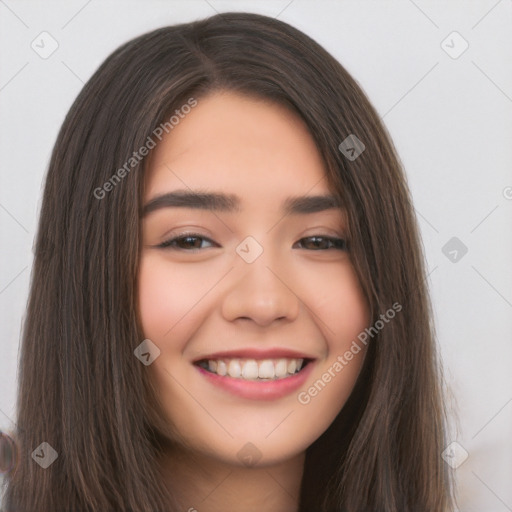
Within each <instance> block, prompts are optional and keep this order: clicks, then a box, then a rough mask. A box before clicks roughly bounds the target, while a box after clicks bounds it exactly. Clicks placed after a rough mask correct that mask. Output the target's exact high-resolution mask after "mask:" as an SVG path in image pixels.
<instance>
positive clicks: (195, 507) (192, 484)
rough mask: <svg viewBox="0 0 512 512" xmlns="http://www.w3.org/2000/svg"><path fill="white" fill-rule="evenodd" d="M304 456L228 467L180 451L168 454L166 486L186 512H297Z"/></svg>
mask: <svg viewBox="0 0 512 512" xmlns="http://www.w3.org/2000/svg"><path fill="white" fill-rule="evenodd" d="M304 460H305V454H304V453H301V454H299V455H298V456H296V457H294V458H292V459H289V460H286V461H283V462H279V463H276V464H274V465H270V466H266V467H257V466H256V467H246V466H238V465H231V464H229V463H227V462H223V461H220V460H218V459H214V458H212V457H209V456H207V455H203V454H196V453H194V454H192V453H191V452H188V451H186V450H185V449H183V448H181V447H173V448H172V451H171V452H169V453H167V455H166V457H165V460H164V462H163V465H164V473H165V475H166V478H167V481H168V482H169V483H168V486H169V488H170V489H171V490H172V491H173V494H174V495H175V496H176V498H177V500H178V502H179V504H180V506H181V508H182V510H184V511H187V512H194V511H196V512H226V511H227V510H244V511H247V512H252V511H254V512H256V511H257V512H260V511H261V510H265V512H297V511H298V509H299V495H300V485H301V480H302V474H303V469H304Z"/></svg>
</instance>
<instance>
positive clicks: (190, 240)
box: [156, 233, 348, 252]
mask: <svg viewBox="0 0 512 512" xmlns="http://www.w3.org/2000/svg"><path fill="white" fill-rule="evenodd" d="M201 241H203V242H207V243H210V244H211V245H210V246H212V247H213V246H214V245H216V246H217V247H218V244H216V243H215V242H214V241H213V240H211V239H209V238H208V237H205V236H202V235H200V234H198V233H182V234H181V235H179V236H177V237H174V238H170V239H169V240H165V241H164V242H162V243H161V244H159V245H157V246H156V247H158V248H160V249H177V250H184V251H188V252H195V251H198V250H200V249H205V247H204V246H202V243H201ZM304 241H306V243H305V244H304ZM297 243H298V244H300V245H302V247H300V248H301V249H307V250H314V251H319V250H320V251H325V250H329V249H338V250H341V251H346V250H347V249H348V244H347V242H346V240H344V239H342V238H335V237H330V236H321V235H314V236H308V237H305V238H302V239H301V240H299V242H297Z"/></svg>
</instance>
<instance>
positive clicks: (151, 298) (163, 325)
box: [139, 254, 209, 342]
mask: <svg viewBox="0 0 512 512" xmlns="http://www.w3.org/2000/svg"><path fill="white" fill-rule="evenodd" d="M208 283H209V280H208V276H205V275H204V272H203V273H200V272H198V271H197V270H196V269H193V268H190V269H185V270H183V269H176V267H175V266H174V265H171V264H169V262H168V261H166V260H165V259H164V258H161V257H157V256H153V255H151V254H149V255H143V256H142V259H141V263H140V267H139V311H140V316H141V322H142V329H143V332H144V335H145V336H146V337H147V338H149V339H154V340H160V341H161V342H165V341H166V340H169V339H170V338H171V337H172V338H173V339H174V340H179V339H182V336H177V333H178V332H183V331H184V330H185V331H186V330H187V329H188V328H191V324H192V323H193V320H194V313H195V312H196V310H198V309H199V308H198V307H197V306H198V304H199V302H200V300H201V297H203V296H204V295H205V293H206V292H207V291H208ZM171 332H172V334H171Z"/></svg>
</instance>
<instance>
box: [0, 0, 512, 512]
mask: <svg viewBox="0 0 512 512" xmlns="http://www.w3.org/2000/svg"><path fill="white" fill-rule="evenodd" d="M230 10H236V11H250V12H258V13H262V14H266V15H270V16H274V17H278V18H279V19H280V20H283V21H286V22H288V23H290V24H292V25H294V26H295V27H297V28H299V29H300V30H302V31H304V32H305V33H307V34H308V35H310V36H311V37H313V38H314V39H316V40H317V41H318V42H319V43H320V44H321V45H323V46H324V47H325V48H326V49H327V50H328V51H329V52H331V53H332V54H333V55H334V56H335V57H336V58H337V59H338V60H339V61H340V62H341V63H342V64H343V65H344V66H345V67H346V69H347V70H348V71H349V72H350V73H351V74H352V75H353V76H354V77H355V79H356V80H357V81H358V83H359V84H360V85H361V87H362V88H363V89H364V90H365V92H366V93H367V95H368V96H369V98H370V100H371V101H372V103H373V105H374V106H375V107H376V109H377V111H378V112H379V114H380V115H381V116H382V117H383V119H384V122H385V124H386V126H387V128H388V130H389V132H390V134H391V136H392V138H393V141H394V143H395V145H396V147H397V150H398V153H399V155H400V158H401V160H402V162H403V164H404V167H405V170H406V173H407V177H408V180H409V184H410V187H411V190H412V194H413V200H414V204H415V208H416V212H417V216H418V221H419V225H420V228H421V233H422V238H423V243H424V248H425V254H426V259H427V266H428V271H429V278H428V282H429V286H430V290H431V295H432V300H433V304H434V310H435V323H436V329H437V337H438V342H439V345H440V350H441V353H442V357H443V361H444V371H445V374H446V380H447V384H448V390H447V392H448V393H449V396H450V397H451V403H452V406H453V407H454V411H456V412H457V414H455V412H454V413H453V415H452V417H453V421H452V423H453V425H452V433H451V434H450V435H451V440H452V441H454V442H456V443H457V444H456V445H452V448H453V449H454V451H453V453H452V455H454V456H453V457H452V458H451V459H449V460H451V461H452V462H451V463H452V464H460V465H458V468H457V469H456V475H457V482H458V489H459V510H460V511H461V512H462V511H463V512H483V511H485V512H506V511H507V510H508V511H511V510H512V486H510V482H511V481H512V435H511V434H512V428H511V427H512V372H511V371H510V367H511V362H512V343H511V341H512V275H511V274H512V272H511V262H512V229H511V219H512V171H511V170H512V66H511V62H512V60H511V57H512V1H511V0H500V1H497V0H490V1H472V2H467V1H447V0H443V1H420V0H415V1H413V0H396V1H389V0H388V1H377V0H374V1H361V0H359V1H348V0H341V1H340V0H338V1H318V0H315V1H307V0H292V1H290V0H282V1H280V0H272V1H262V0H259V1H243V0H238V1H235V0H231V1H214V0H209V1H206V0H187V1H178V0H176V1H163V0H160V1H156V0H153V1H148V0H144V1H143V0H139V1H126V0H124V1H105V0H103V1H101V2H100V1H99V0H89V1H87V0H80V1H69V0H68V1H60V2H48V1H47V2H44V3H43V2H33V1H18V2H16V1H14V0H0V44H1V46H0V113H1V114H0V116H1V117H0V119H1V126H0V155H1V164H0V229H1V231H0V241H1V253H0V254H1V265H0V314H1V318H0V321H1V324H0V325H1V327H2V332H1V341H0V350H1V352H0V354H1V357H0V428H1V429H3V430H10V429H12V428H14V421H15V397H16V378H17V361H18V350H19V343H20V331H21V325H22V321H23V318H24V314H25V306H26V300H27V295H28V287H29V279H30V272H31V264H32V258H33V255H32V244H33V239H34V235H35V229H36V226H37V219H38V212H39V208H40V201H41V193H42V185H43V183H44V176H45V173H46V170H47V166H48V161H49V157H50V152H51V150H52V147H53V144H54V142H55V138H56V135H57V132H58V130H59V127H60V125H61V123H62V121H63V119H64V116H65V114H66V112H67V111H68V109H69V107H70V106H71V103H72V102H73V100H74V99H75V97H76V96H77V94H78V93H79V91H80V90H81V88H82V86H83V84H84V83H85V82H86V81H87V80H88V78H89V77H90V76H91V75H92V73H93V72H94V71H95V70H96V69H97V67H98V66H99V65H100V63H101V62H102V61H103V60H104V59H105V58H106V57H107V56H108V54H110V53H111V52H112V51H113V50H114V49H115V48H117V47H118V46H119V45H120V44H122V43H124V42H125V41H127V40H128V39H131V38H133V37H135V36H137V35H139V34H142V33H144V32H147V31H149V30H152V29H155V28H158V27H161V26H164V25H171V24H175V23H181V22H186V21H191V20H194V19H199V18H203V17H206V16H210V15H213V14H215V13H216V12H223V11H230ZM42 32H47V33H48V34H50V37H49V36H48V35H41V33H42ZM454 32H456V33H454ZM42 37H45V38H47V39H45V41H46V43H45V44H44V46H45V48H46V49H47V51H49V49H51V44H54V45H55V44H58V47H57V49H56V50H55V51H54V53H53V54H52V55H50V56H48V57H47V58H42V56H41V55H40V54H39V53H38V52H37V51H35V49H33V47H34V46H35V47H36V48H37V45H38V44H39V47H41V46H43V45H42V43H40V41H41V38H42ZM53 40H54V41H56V43H53V42H52V41H53ZM38 41H39V43H38ZM466 46H467V48H466ZM39 51H41V50H39ZM454 237H455V240H452V239H453V238H454ZM447 244H448V245H447ZM454 251H455V252H454ZM465 251H467V252H465ZM420 441H421V440H418V442H420ZM466 453H467V459H466V460H464V461H463V462H462V463H461V461H462V460H463V459H464V457H465V456H466ZM411 457H414V453H411ZM454 461H455V462H454Z"/></svg>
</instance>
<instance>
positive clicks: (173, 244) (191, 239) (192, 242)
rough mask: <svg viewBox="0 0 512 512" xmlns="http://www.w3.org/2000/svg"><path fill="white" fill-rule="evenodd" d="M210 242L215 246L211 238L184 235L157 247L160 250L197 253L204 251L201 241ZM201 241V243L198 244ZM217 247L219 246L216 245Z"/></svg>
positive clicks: (191, 234) (189, 234)
mask: <svg viewBox="0 0 512 512" xmlns="http://www.w3.org/2000/svg"><path fill="white" fill-rule="evenodd" d="M201 240H202V241H208V242H209V243H211V244H215V242H213V241H212V240H210V239H209V238H207V237H205V236H202V235H199V234H197V233H183V234H181V235H179V236H177V237H175V238H170V239H169V240H165V241H164V242H162V243H161V244H159V245H157V247H159V248H160V249H178V250H180V249H181V250H189V249H191V250H192V251H196V250H199V249H203V248H204V247H201V242H200V241H201ZM198 241H199V243H198ZM215 245H217V244H215Z"/></svg>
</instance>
